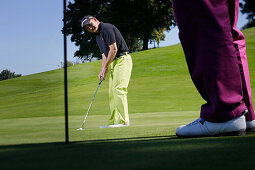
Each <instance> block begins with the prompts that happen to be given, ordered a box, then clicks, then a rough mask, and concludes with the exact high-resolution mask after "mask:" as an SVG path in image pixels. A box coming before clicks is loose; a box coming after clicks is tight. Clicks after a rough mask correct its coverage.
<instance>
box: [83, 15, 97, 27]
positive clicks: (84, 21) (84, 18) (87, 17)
mask: <svg viewBox="0 0 255 170" xmlns="http://www.w3.org/2000/svg"><path fill="white" fill-rule="evenodd" d="M93 18H94V17H92V16H91V15H87V16H85V17H83V18H82V19H81V27H82V28H83V27H84V26H85V25H87V24H88V23H89V22H90V20H91V19H93Z"/></svg>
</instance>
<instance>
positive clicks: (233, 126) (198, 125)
mask: <svg viewBox="0 0 255 170" xmlns="http://www.w3.org/2000/svg"><path fill="white" fill-rule="evenodd" d="M247 112H248V111H247V110H245V111H244V113H243V114H242V115H241V116H239V117H237V118H235V119H232V120H229V121H227V122H223V123H212V122H208V121H205V120H203V119H201V118H199V119H197V120H195V121H193V122H191V123H189V124H188V125H182V126H179V127H178V128H177V129H176V135H177V136H179V137H200V136H221V135H222V136H225V135H244V134H245V129H246V121H245V116H244V114H246V113H247Z"/></svg>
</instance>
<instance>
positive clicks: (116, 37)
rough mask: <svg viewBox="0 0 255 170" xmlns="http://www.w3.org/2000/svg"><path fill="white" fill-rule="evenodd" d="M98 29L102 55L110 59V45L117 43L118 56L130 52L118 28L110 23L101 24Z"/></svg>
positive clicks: (98, 41) (97, 39) (98, 43)
mask: <svg viewBox="0 0 255 170" xmlns="http://www.w3.org/2000/svg"><path fill="white" fill-rule="evenodd" d="M98 29H99V32H98V34H97V37H96V41H97V45H98V47H99V49H100V51H101V54H103V53H104V55H105V56H106V57H108V52H109V50H110V48H109V45H111V44H113V43H115V42H116V44H117V48H118V52H117V55H116V56H118V54H120V53H122V52H126V51H129V49H128V46H127V44H126V42H125V40H124V38H123V37H122V35H121V33H120V31H119V30H118V28H117V27H115V26H114V25H112V24H110V23H103V22H100V25H99V28H98Z"/></svg>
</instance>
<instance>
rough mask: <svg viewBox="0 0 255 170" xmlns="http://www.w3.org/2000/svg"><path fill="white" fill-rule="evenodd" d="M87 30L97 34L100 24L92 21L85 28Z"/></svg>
mask: <svg viewBox="0 0 255 170" xmlns="http://www.w3.org/2000/svg"><path fill="white" fill-rule="evenodd" d="M85 29H86V30H87V31H89V32H92V33H94V32H97V29H98V24H97V23H96V21H95V20H94V19H91V20H90V22H89V24H87V25H86V26H85Z"/></svg>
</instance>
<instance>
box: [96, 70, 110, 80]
mask: <svg viewBox="0 0 255 170" xmlns="http://www.w3.org/2000/svg"><path fill="white" fill-rule="evenodd" d="M107 71H108V69H107V68H102V69H101V71H100V73H99V75H98V77H99V80H102V81H103V80H105V77H106V74H107Z"/></svg>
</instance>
